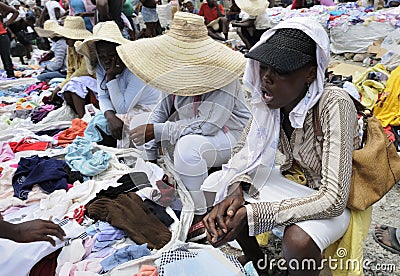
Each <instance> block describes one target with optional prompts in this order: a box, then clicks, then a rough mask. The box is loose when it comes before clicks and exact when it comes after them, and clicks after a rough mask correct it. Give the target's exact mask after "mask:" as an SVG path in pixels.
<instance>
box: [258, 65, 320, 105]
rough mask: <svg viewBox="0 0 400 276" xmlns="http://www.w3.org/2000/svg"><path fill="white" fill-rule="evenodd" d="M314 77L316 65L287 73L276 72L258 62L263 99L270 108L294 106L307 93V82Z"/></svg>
mask: <svg viewBox="0 0 400 276" xmlns="http://www.w3.org/2000/svg"><path fill="white" fill-rule="evenodd" d="M315 78H316V66H312V65H309V66H306V67H303V68H301V69H299V70H296V71H294V72H291V73H289V74H278V73H277V72H276V71H275V70H274V69H273V68H272V67H271V66H269V65H267V64H263V63H260V80H261V91H262V93H263V100H264V102H265V103H266V104H267V105H268V107H270V108H272V109H276V108H285V107H292V108H293V107H295V106H296V105H297V103H299V102H300V100H301V99H302V98H303V97H304V96H305V95H306V93H307V83H311V82H312V81H314V79H315Z"/></svg>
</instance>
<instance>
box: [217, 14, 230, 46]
mask: <svg viewBox="0 0 400 276" xmlns="http://www.w3.org/2000/svg"><path fill="white" fill-rule="evenodd" d="M219 26H220V30H222V33H223V34H224V36H225V40H228V32H229V22H228V19H227V18H226V17H220V18H219Z"/></svg>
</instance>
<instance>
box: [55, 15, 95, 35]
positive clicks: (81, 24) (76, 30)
mask: <svg viewBox="0 0 400 276" xmlns="http://www.w3.org/2000/svg"><path fill="white" fill-rule="evenodd" d="M54 32H55V33H56V34H58V35H60V36H63V37H65V38H69V39H76V40H81V39H82V40H83V39H86V38H88V37H89V36H91V35H92V33H91V32H89V31H88V30H86V26H85V21H84V20H83V18H82V17H80V16H67V17H66V18H65V21H64V26H58V27H57V28H55V29H54Z"/></svg>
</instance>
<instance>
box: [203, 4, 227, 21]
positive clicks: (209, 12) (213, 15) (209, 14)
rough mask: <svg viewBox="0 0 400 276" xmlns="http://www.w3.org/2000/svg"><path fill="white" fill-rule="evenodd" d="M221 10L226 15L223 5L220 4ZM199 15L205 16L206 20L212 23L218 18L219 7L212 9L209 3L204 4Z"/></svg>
mask: <svg viewBox="0 0 400 276" xmlns="http://www.w3.org/2000/svg"><path fill="white" fill-rule="evenodd" d="M218 7H219V10H220V11H221V14H223V15H225V9H224V7H223V6H222V5H221V4H218ZM199 15H201V16H204V18H205V19H206V20H207V21H208V22H211V21H213V20H215V19H217V18H218V11H217V7H213V8H212V9H210V7H209V6H208V4H207V3H203V4H201V6H200V10H199Z"/></svg>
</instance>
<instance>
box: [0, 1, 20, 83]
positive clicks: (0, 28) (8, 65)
mask: <svg viewBox="0 0 400 276" xmlns="http://www.w3.org/2000/svg"><path fill="white" fill-rule="evenodd" d="M9 14H12V16H11V18H10V19H9V20H8V21H7V22H8V24H10V23H13V22H14V21H15V20H16V19H17V17H18V15H19V13H18V11H17V10H16V9H14V8H13V7H10V6H8V5H6V4H4V3H2V2H0V56H1V61H2V62H3V66H4V69H5V70H6V73H7V77H8V78H13V77H14V70H13V64H12V60H11V56H10V38H9V37H8V35H7V28H8V26H7V24H5V23H3V18H4V17H6V16H7V15H9Z"/></svg>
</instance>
